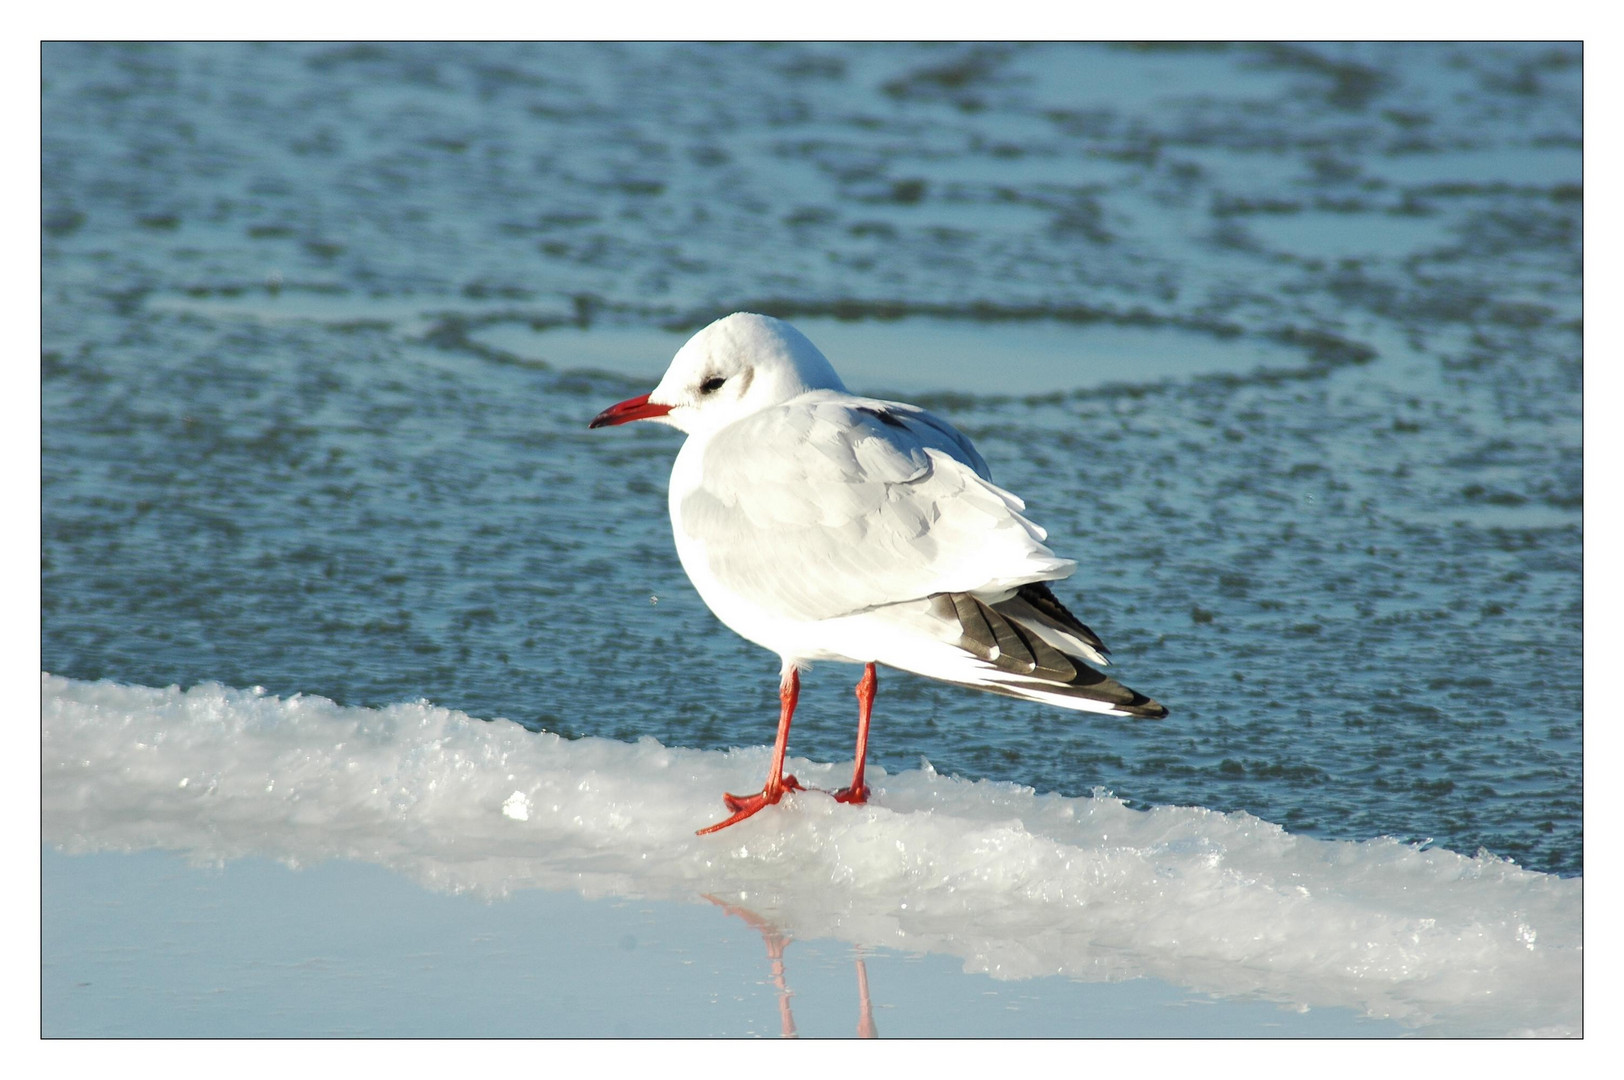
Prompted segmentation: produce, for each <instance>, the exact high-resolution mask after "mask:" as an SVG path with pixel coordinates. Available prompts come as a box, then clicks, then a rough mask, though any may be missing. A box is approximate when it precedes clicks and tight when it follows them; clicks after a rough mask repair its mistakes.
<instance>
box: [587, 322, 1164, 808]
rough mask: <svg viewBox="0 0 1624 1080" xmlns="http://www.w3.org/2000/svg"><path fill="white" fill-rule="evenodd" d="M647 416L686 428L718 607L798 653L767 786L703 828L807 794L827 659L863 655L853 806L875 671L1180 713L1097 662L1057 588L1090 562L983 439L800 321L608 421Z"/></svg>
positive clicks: (752, 339)
mask: <svg viewBox="0 0 1624 1080" xmlns="http://www.w3.org/2000/svg"><path fill="white" fill-rule="evenodd" d="M631 420H653V421H655V422H656V423H662V424H669V425H670V426H672V427H674V428H677V429H678V430H681V431H684V432H686V433H687V435H688V438H687V440H686V441H685V442H684V443H683V445H682V449H681V451H679V452H678V454H677V460H676V464H675V465H674V466H673V467H672V470H671V489H670V505H671V527H672V531H673V533H674V534H675V537H676V544H677V555H678V557H679V558H680V559H681V560H682V567H683V569H684V570H686V571H687V572H688V577H689V579H690V580H692V581H693V583H694V588H696V589H698V590H699V595H700V597H701V598H702V599H703V600H704V601H705V603H706V604H707V605H709V607H710V609H711V611H713V612H715V614H716V617H717V618H719V619H721V620H722V622H723V623H725V624H726V625H727V626H728V627H730V628H731V629H733V630H734V631H735V632H737V633H738V634H739V635H741V636H742V637H744V638H746V639H748V640H750V641H753V642H755V643H756V644H758V645H760V646H762V647H763V648H765V649H769V650H771V651H773V652H775V653H777V654H778V656H779V658H780V660H781V662H782V667H781V669H780V678H779V700H780V702H781V708H780V712H779V720H778V738H777V741H776V743H775V744H774V746H773V758H772V765H771V766H770V768H769V770H768V774H767V781H766V783H765V784H764V785H763V787H762V789H761V791H760V792H758V793H757V794H754V795H744V796H738V795H725V796H724V800H725V801H726V803H727V806H728V808H729V809H730V810H732V811H733V816H731V817H729V818H727V819H726V820H725V821H721V822H718V823H717V824H715V825H712V826H710V827H709V828H706V829H701V830H699V831H700V833H701V834H703V833H708V832H714V831H715V830H717V829H721V828H725V827H727V826H729V825H732V824H734V823H735V822H737V821H741V820H743V819H744V818H747V817H749V816H750V815H752V814H754V813H756V812H758V811H760V810H761V809H762V808H763V807H766V806H771V805H773V804H775V803H777V802H778V801H779V800H780V799H781V798H782V797H783V795H784V792H786V791H797V790H801V785H800V784H799V783H798V782H797V781H796V779H795V777H793V776H785V775H784V753H785V750H786V748H787V746H788V742H789V726H790V720H791V718H792V717H793V716H794V713H795V702H796V699H797V697H798V696H799V694H800V687H801V682H800V672H801V670H802V669H803V668H806V667H809V666H810V665H811V663H812V662H813V661H816V660H843V661H847V662H850V663H856V664H863V665H865V667H864V671H863V676H862V679H861V680H860V681H859V682H858V684H857V699H858V728H857V753H856V763H855V766H854V768H853V773H852V782H851V786H850V787H847V788H844V789H842V790H840V791H838V792H834V793H833V794H834V796H835V798H836V799H838V800H840V801H841V802H850V803H861V802H864V801H865V800H866V799H867V797H868V788H867V787H865V786H864V784H863V765H864V760H865V758H866V757H867V751H868V724H869V716H870V713H871V712H872V709H873V704H874V690H875V684H876V679H875V671H874V665H875V664H886V665H888V666H890V667H894V668H900V669H902V670H903V671H911V672H914V673H916V674H919V675H925V676H929V677H930V678H934V679H941V680H944V681H946V682H950V683H958V684H960V685H963V686H970V687H975V688H977V689H981V690H991V691H993V692H995V693H1000V694H1008V695H1011V696H1014V697H1019V698H1027V699H1030V700H1032V701H1041V702H1045V703H1047V704H1050V705H1059V706H1061V707H1062V708H1067V709H1080V710H1084V711H1088V712H1100V713H1110V714H1113V715H1116V716H1136V717H1162V716H1166V715H1167V710H1166V709H1165V708H1163V707H1162V706H1161V705H1159V704H1157V703H1156V702H1154V701H1152V700H1151V699H1150V698H1147V697H1145V696H1144V695H1143V694H1140V693H1137V692H1136V691H1133V690H1130V689H1128V688H1127V687H1126V686H1123V685H1122V684H1121V683H1119V682H1117V681H1116V680H1114V679H1111V678H1109V677H1107V676H1106V675H1104V674H1103V673H1101V672H1100V671H1098V670H1096V669H1095V667H1094V666H1091V665H1098V666H1100V667H1103V666H1105V665H1106V664H1107V663H1109V661H1107V660H1106V654H1107V649H1106V648H1105V644H1104V643H1103V642H1102V641H1100V639H1099V637H1098V636H1097V635H1096V634H1095V633H1094V631H1092V630H1090V629H1089V628H1088V627H1086V626H1084V625H1083V624H1082V623H1081V622H1079V621H1078V620H1077V618H1076V617H1075V616H1073V615H1072V614H1071V612H1069V611H1067V610H1066V608H1065V607H1064V606H1063V605H1062V604H1061V603H1060V601H1059V600H1057V599H1056V598H1055V595H1054V593H1052V592H1050V591H1049V587H1048V586H1047V585H1046V584H1045V582H1049V581H1057V580H1059V579H1061V578H1065V577H1068V576H1070V574H1071V573H1072V571H1073V570H1075V569H1076V563H1074V562H1072V561H1071V560H1070V559H1062V558H1058V557H1057V556H1056V555H1055V554H1054V552H1052V551H1050V550H1049V549H1048V548H1047V547H1045V546H1044V543H1043V542H1044V540H1045V539H1046V538H1047V533H1045V532H1044V530H1043V529H1041V528H1040V527H1038V526H1037V525H1036V524H1034V523H1033V522H1031V521H1029V520H1028V519H1027V518H1026V517H1024V516H1023V515H1022V511H1023V510H1025V509H1026V504H1025V503H1023V502H1022V501H1021V500H1020V499H1019V498H1017V497H1016V496H1014V495H1012V494H1010V493H1009V492H1007V491H1005V490H1004V489H1003V488H1000V487H998V486H997V485H995V484H993V482H992V480H991V476H990V473H989V472H988V469H987V463H986V462H985V461H983V460H982V459H981V455H980V454H978V453H976V450H975V447H974V446H972V445H971V444H970V440H969V439H967V438H965V437H964V436H963V435H962V434H960V433H959V432H958V431H956V430H955V429H954V428H953V427H952V426H951V425H949V424H948V423H946V422H945V421H943V420H940V419H938V418H937V417H935V416H932V415H931V414H930V413H928V412H925V411H924V410H923V409H920V408H918V407H917V406H914V405H905V404H902V403H900V402H895V401H880V400H876V399H873V398H864V397H858V396H856V395H854V394H851V393H849V392H848V391H847V390H846V387H845V384H844V383H842V382H841V381H840V376H839V375H837V374H835V370H834V368H833V367H832V366H830V364H829V361H828V360H826V359H825V358H824V356H823V354H822V353H821V352H819V351H818V350H817V348H816V347H815V346H814V345H813V344H812V342H810V341H809V340H807V338H806V337H805V335H803V334H802V333H801V332H800V331H799V330H796V329H795V328H794V327H793V326H790V325H789V324H788V323H785V322H781V321H779V320H778V319H773V318H769V317H767V316H765V315H754V314H750V313H747V312H740V313H738V314H734V315H729V316H727V317H726V318H724V319H719V320H717V321H716V322H713V323H711V324H710V325H709V326H707V327H705V328H704V329H703V330H701V331H699V333H697V334H695V335H694V336H693V337H692V338H690V339H689V340H688V342H687V344H685V345H683V347H682V348H681V349H679V350H677V354H676V356H675V357H674V358H673V359H672V361H671V366H670V368H669V369H668V370H667V371H666V373H665V377H664V378H662V379H661V380H660V383H659V385H658V386H656V387H655V388H654V389H653V390H652V391H650V392H649V393H647V394H644V395H642V396H641V397H635V398H632V399H630V400H628V401H622V402H620V403H619V404H618V405H612V406H610V407H609V408H607V409H605V410H604V411H603V412H601V413H599V414H598V415H597V416H596V417H595V418H593V420H592V423H591V425H590V426H591V427H594V428H597V427H604V426H606V425H611V424H624V423H626V422H628V421H631Z"/></svg>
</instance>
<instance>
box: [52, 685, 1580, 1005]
mask: <svg viewBox="0 0 1624 1080" xmlns="http://www.w3.org/2000/svg"><path fill="white" fill-rule="evenodd" d="M42 694H43V701H44V710H43V739H44V775H43V778H42V780H43V792H44V839H45V840H46V841H47V842H48V843H50V844H53V845H56V846H57V847H59V848H61V849H62V850H63V851H66V852H69V853H88V852H95V851H143V850H146V849H152V848H161V849H167V850H171V851H179V852H184V853H185V854H186V855H187V857H188V858H189V859H191V860H193V861H202V862H207V863H222V862H233V861H235V860H241V859H245V858H250V857H253V858H271V859H276V860H280V861H283V862H286V863H289V864H293V865H306V864H312V863H319V862H322V861H324V860H331V859H346V860H353V861H358V862H365V863H375V864H378V865H381V866H384V867H388V868H390V869H392V870H395V871H398V872H400V873H401V874H404V875H405V876H407V877H409V878H411V879H413V880H415V881H416V882H418V883H420V884H422V885H424V886H426V887H428V888H429V889H430V890H432V891H436V892H452V893H466V894H473V895H474V896H480V897H488V898H508V897H513V896H515V895H517V894H524V893H528V892H530V891H532V890H546V891H550V892H563V893H572V894H579V895H580V896H582V897H587V898H598V897H620V898H625V899H632V900H639V901H649V902H672V901H678V902H695V903H702V904H703V903H706V902H707V900H709V902H710V904H712V905H715V906H722V907H724V908H731V909H735V910H734V913H735V914H739V915H740V917H741V918H744V919H745V920H746V921H747V922H752V923H754V924H756V925H758V926H759V928H761V929H762V932H763V934H764V935H767V936H768V938H769V945H770V936H771V935H778V936H781V937H783V938H786V939H787V938H795V939H800V940H803V941H804V940H808V939H816V940H825V941H830V942H837V943H845V944H847V945H853V946H865V947H871V948H879V949H887V950H896V951H898V952H905V953H911V954H929V955H931V956H946V957H951V958H953V959H954V961H955V962H956V963H959V964H962V967H963V969H964V970H965V971H969V972H979V973H985V974H987V975H989V976H991V977H992V978H993V979H995V980H1024V979H1033V978H1036V977H1040V976H1054V975H1062V976H1069V977H1071V978H1073V979H1077V980H1082V981H1084V982H1106V981H1110V982H1122V981H1125V980H1134V979H1145V978H1148V979H1151V980H1155V981H1157V982H1158V983H1166V984H1172V985H1173V986H1176V987H1183V988H1187V989H1188V990H1189V991H1193V992H1195V993H1198V994H1207V995H1217V996H1220V997H1225V998H1236V997H1240V998H1257V999H1263V1000H1267V1001H1270V1002H1276V1003H1280V1004H1283V1005H1288V1006H1294V1007H1299V1008H1301V1007H1307V1008H1314V1009H1319V1008H1327V1007H1330V1008H1344V1009H1349V1010H1353V1011H1354V1012H1355V1013H1357V1014H1358V1015H1360V1016H1364V1017H1369V1018H1374V1019H1381V1020H1388V1021H1392V1022H1394V1023H1395V1024H1397V1025H1399V1026H1400V1027H1402V1029H1404V1030H1407V1031H1412V1032H1417V1033H1423V1034H1477V1035H1507V1034H1540V1035H1573V1034H1579V1033H1581V1028H1580V1025H1581V987H1580V973H1581V961H1582V937H1581V914H1582V902H1583V881H1582V879H1578V878H1561V877H1556V876H1554V875H1548V874H1541V873H1536V872H1532V871H1528V870H1523V869H1520V868H1518V867H1516V866H1515V865H1513V864H1511V863H1509V862H1506V861H1504V860H1501V859H1497V858H1494V857H1492V856H1488V855H1479V856H1477V857H1475V858H1474V857H1467V856H1464V855H1460V854H1456V853H1454V852H1449V851H1442V850H1419V849H1417V848H1415V847H1413V846H1410V845H1406V844H1402V843H1399V842H1397V841H1394V840H1388V839H1376V840H1370V841H1365V842H1358V843H1355V842H1343V841H1321V840H1315V839H1311V838H1305V837H1298V836H1292V835H1290V834H1288V833H1286V832H1285V831H1283V830H1282V829H1281V828H1279V827H1278V826H1275V825H1272V824H1270V823H1268V822H1266V821H1262V820H1260V819H1258V818H1256V817H1252V816H1250V815H1247V814H1244V813H1232V814H1224V813H1218V812H1215V811H1211V810H1203V809H1199V808H1189V807H1158V808H1155V809H1152V810H1149V811H1141V810H1134V809H1130V808H1128V807H1126V806H1124V805H1123V804H1122V803H1121V802H1120V801H1119V800H1117V799H1115V798H1112V797H1110V796H1108V795H1104V794H1096V795H1094V796H1092V797H1084V798H1065V797H1061V796H1056V795H1042V794H1037V793H1035V792H1033V791H1032V790H1031V789H1029V788H1024V787H1020V786H1018V785H1014V784H1009V783H995V782H989V781H980V782H976V783H970V782H966V781H964V780H960V779H957V778H953V777H948V776H943V775H940V774H938V773H936V772H935V771H933V770H932V769H930V768H929V767H928V766H927V765H924V764H923V763H922V765H921V768H920V769H918V770H911V771H907V772H903V773H892V774H886V773H885V772H884V771H877V772H876V774H875V776H874V777H873V778H872V779H871V781H870V782H871V784H873V785H874V787H875V788H876V789H877V796H876V798H875V800H874V802H873V803H872V804H871V805H870V806H868V807H865V808H860V809H858V808H850V807H844V806H839V805H837V804H835V803H834V802H833V801H832V800H830V799H828V798H827V797H825V796H823V795H821V794H819V793H817V792H808V793H804V794H800V795H796V796H792V797H790V798H789V799H787V800H786V801H785V803H784V804H782V805H781V806H780V808H779V809H778V810H777V811H775V812H771V813H765V814H761V815H758V816H757V817H756V818H753V819H751V820H750V821H747V822H745V823H743V824H741V825H740V826H737V827H735V828H733V829H731V830H729V831H727V832H725V833H722V834H718V835H716V836H712V837H706V838H701V837H696V836H695V835H694V834H693V830H694V828H695V827H696V826H698V825H703V824H707V823H709V822H710V821H711V820H713V819H715V818H716V817H717V816H718V815H719V814H720V812H721V806H720V799H719V795H720V792H721V791H722V790H724V789H728V790H750V789H751V787H752V786H753V785H754V784H756V783H759V778H760V774H761V773H762V771H763V770H764V768H765V759H766V750H765V749H764V748H753V749H748V750H738V751H730V752H714V751H698V750H686V749H681V748H672V747H665V746H662V745H661V744H660V743H658V742H657V741H655V740H654V739H652V738H643V739H641V740H639V741H637V742H636V743H632V744H627V743H622V742H616V741H613V740H608V739H601V738H582V739H576V740H569V739H564V738H562V737H560V736H558V735H554V734H549V733H540V734H538V733H534V732H531V731H528V730H526V729H525V728H523V727H521V726H519V725H517V724H511V723H507V722H501V721H497V722H486V721H481V720H478V719H474V718H471V717H469V716H466V715H464V714H462V713H458V712H455V711H452V710H447V709H443V708H438V707H435V706H433V705H431V704H428V703H415V704H401V705H395V706H391V707H388V708H383V709H372V708H359V707H345V706H339V705H335V704H334V703H332V702H330V701H327V700H325V699H322V698H317V697H305V696H299V697H294V698H290V699H286V700H284V699H279V698H276V697H274V696H270V695H267V694H265V693H264V692H262V691H258V690H235V689H229V688H225V687H221V686H218V685H203V686H198V687H194V688H192V689H190V690H181V689H178V688H174V687H171V688H167V689H155V688H144V687H128V686H120V685H116V684H112V683H107V682H99V683H85V682H80V681H75V680H70V679H64V678H60V677H56V676H52V675H45V676H43V677H42ZM791 765H792V768H793V769H794V771H795V772H796V773H797V774H798V775H799V776H800V778H801V780H802V781H803V782H804V783H807V784H809V785H824V786H833V785H835V784H836V783H837V782H838V781H839V779H840V773H841V771H842V769H843V768H849V762H846V763H841V762H835V763H831V764H820V763H814V762H808V761H804V760H796V759H792V763H791Z"/></svg>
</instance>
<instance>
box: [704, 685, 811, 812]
mask: <svg viewBox="0 0 1624 1080" xmlns="http://www.w3.org/2000/svg"><path fill="white" fill-rule="evenodd" d="M800 697H801V673H800V671H798V670H797V669H796V668H795V666H794V665H793V664H789V663H786V664H785V665H784V672H783V675H782V676H781V677H780V678H779V680H778V705H779V708H778V741H777V742H775V743H774V744H773V763H772V766H771V767H770V768H768V770H767V782H766V783H765V784H764V785H762V788H761V790H760V791H758V792H756V794H754V795H723V796H722V801H723V802H725V803H727V808H728V809H729V810H732V811H733V816H732V817H730V818H728V819H727V820H726V821H718V822H717V823H716V824H715V825H711V826H709V827H708V828H704V829H700V830H699V831H698V833H697V834H696V835H698V836H704V835H705V834H706V833H713V832H715V831H716V830H717V829H725V828H727V827H728V826H729V825H733V824H736V823H737V822H740V821H743V820H744V819H745V818H747V817H749V816H750V815H751V814H754V813H758V812H759V811H760V810H761V809H762V808H764V807H768V806H771V805H773V804H774V803H776V802H777V801H778V800H779V799H782V798H783V797H784V792H786V791H803V790H805V789H804V788H802V787H801V782H800V781H799V780H797V779H795V777H793V776H785V775H784V753H785V751H786V750H787V749H788V748H789V722H790V720H791V719H793V718H794V716H795V703H796V702H797V701H799V700H800Z"/></svg>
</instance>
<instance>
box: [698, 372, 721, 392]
mask: <svg viewBox="0 0 1624 1080" xmlns="http://www.w3.org/2000/svg"><path fill="white" fill-rule="evenodd" d="M725 382H727V380H726V379H724V378H723V377H722V376H720V375H712V376H711V377H710V378H708V379H706V380H705V381H704V382H702V383H700V384H699V392H700V393H701V394H714V393H716V391H718V390H720V389H721V388H722V384H723V383H725Z"/></svg>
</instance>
